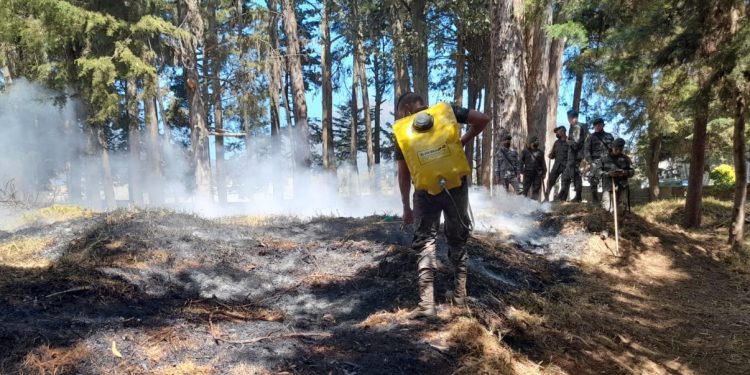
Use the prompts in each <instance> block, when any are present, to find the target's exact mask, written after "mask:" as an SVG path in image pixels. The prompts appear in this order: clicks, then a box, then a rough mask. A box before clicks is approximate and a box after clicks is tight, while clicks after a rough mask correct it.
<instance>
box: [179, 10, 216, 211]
mask: <svg viewBox="0 0 750 375" xmlns="http://www.w3.org/2000/svg"><path fill="white" fill-rule="evenodd" d="M180 1H181V2H182V4H183V7H184V18H183V20H182V22H181V23H182V25H183V27H184V28H186V29H187V31H188V32H190V34H191V35H192V36H193V39H192V40H191V41H189V42H183V44H182V46H181V51H180V57H181V60H182V65H183V69H184V70H185V76H186V78H187V79H186V81H185V84H186V86H187V87H186V91H187V99H188V106H189V116H190V130H191V137H190V143H191V145H190V146H191V148H190V151H191V154H192V158H193V168H194V172H193V176H194V179H195V181H194V183H195V196H196V198H197V199H198V200H200V201H203V202H206V201H213V198H212V197H211V165H210V161H209V156H208V126H207V125H206V106H205V102H204V98H203V95H202V92H203V90H202V88H201V85H200V78H199V75H198V62H197V53H196V51H197V49H198V46H199V45H200V43H201V42H202V41H203V19H202V18H201V13H200V4H199V3H200V2H199V0H180Z"/></svg>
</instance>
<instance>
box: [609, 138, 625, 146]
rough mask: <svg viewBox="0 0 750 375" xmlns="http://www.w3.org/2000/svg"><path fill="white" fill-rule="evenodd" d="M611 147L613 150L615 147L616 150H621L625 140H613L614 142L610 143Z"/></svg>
mask: <svg viewBox="0 0 750 375" xmlns="http://www.w3.org/2000/svg"><path fill="white" fill-rule="evenodd" d="M612 147H613V148H614V147H617V148H623V147H625V140H624V139H622V138H617V139H615V141H614V142H612Z"/></svg>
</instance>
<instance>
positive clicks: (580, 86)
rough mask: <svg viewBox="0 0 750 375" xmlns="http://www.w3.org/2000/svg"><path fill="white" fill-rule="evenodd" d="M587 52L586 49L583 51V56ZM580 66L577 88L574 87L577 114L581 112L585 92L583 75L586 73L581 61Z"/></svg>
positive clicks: (577, 71)
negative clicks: (582, 94)
mask: <svg viewBox="0 0 750 375" xmlns="http://www.w3.org/2000/svg"><path fill="white" fill-rule="evenodd" d="M584 52H586V48H582V49H581V55H583V53H584ZM579 59H580V60H583V59H582V58H581V57H579ZM579 63H580V64H578V65H577V66H576V68H575V73H576V82H575V86H573V110H574V111H576V112H580V111H581V93H582V92H583V73H584V71H585V69H584V67H583V61H579Z"/></svg>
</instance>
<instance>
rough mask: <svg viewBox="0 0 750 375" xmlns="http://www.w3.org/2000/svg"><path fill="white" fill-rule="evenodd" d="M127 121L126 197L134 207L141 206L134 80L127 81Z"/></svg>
mask: <svg viewBox="0 0 750 375" xmlns="http://www.w3.org/2000/svg"><path fill="white" fill-rule="evenodd" d="M126 93H127V115H128V116H127V119H128V154H129V157H128V195H129V196H130V203H131V204H134V205H136V206H140V205H142V204H143V191H142V189H141V181H140V178H141V169H140V167H141V139H140V124H139V122H138V111H139V109H138V84H137V82H136V79H135V78H129V79H128V81H127V88H126Z"/></svg>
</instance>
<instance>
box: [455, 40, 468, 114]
mask: <svg viewBox="0 0 750 375" xmlns="http://www.w3.org/2000/svg"><path fill="white" fill-rule="evenodd" d="M455 61H456V80H455V81H454V82H455V84H454V86H453V103H454V104H455V105H457V106H462V105H463V102H464V68H465V67H466V55H465V54H464V38H463V35H462V33H461V27H459V28H458V44H457V45H456V56H455Z"/></svg>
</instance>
